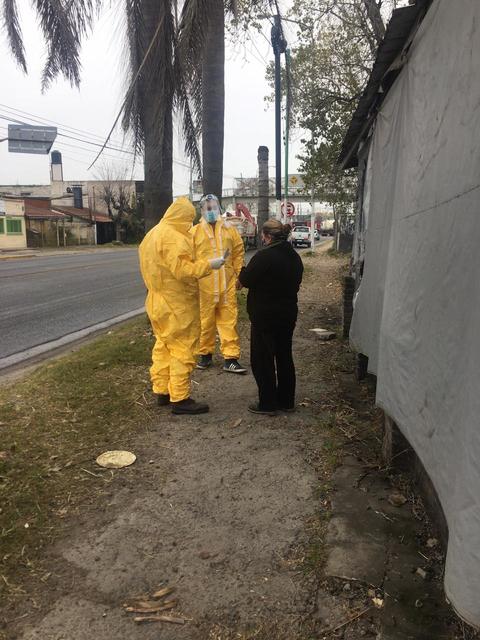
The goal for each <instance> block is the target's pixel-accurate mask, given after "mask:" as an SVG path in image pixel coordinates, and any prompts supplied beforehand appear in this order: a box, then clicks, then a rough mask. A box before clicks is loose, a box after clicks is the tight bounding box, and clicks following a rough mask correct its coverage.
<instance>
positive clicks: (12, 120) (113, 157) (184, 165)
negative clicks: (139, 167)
mask: <svg viewBox="0 0 480 640" xmlns="http://www.w3.org/2000/svg"><path fill="white" fill-rule="evenodd" d="M0 106H1V105H0ZM34 117H35V116H34ZM0 119H2V120H6V121H7V122H15V123H16V124H24V125H30V124H32V123H31V122H25V121H23V120H17V119H16V118H14V117H12V116H9V115H8V114H5V113H3V114H2V113H0ZM35 119H36V120H39V118H35ZM3 128H4V129H5V130H7V129H6V127H3ZM57 136H60V137H62V138H67V139H71V140H76V141H78V142H83V143H84V144H90V145H94V146H96V147H102V145H101V144H100V143H97V142H91V141H90V140H85V139H81V138H76V137H74V136H69V135H66V134H63V133H61V132H58V133H57ZM58 145H63V146H67V147H71V148H73V149H79V150H82V151H85V152H87V153H91V150H90V149H85V147H81V146H79V145H72V144H69V143H67V142H62V141H58ZM104 148H106V149H109V150H110V151H117V152H120V153H126V154H128V155H135V153H134V152H133V151H125V150H123V149H117V148H116V147H110V146H107V147H104ZM104 156H105V157H106V158H110V159H113V160H117V161H120V162H122V161H123V162H126V159H125V158H124V159H122V158H118V157H116V156H112V155H109V154H104ZM173 162H174V164H177V165H179V166H182V167H186V168H190V165H189V164H188V163H186V162H182V161H181V160H178V159H176V158H174V159H173Z"/></svg>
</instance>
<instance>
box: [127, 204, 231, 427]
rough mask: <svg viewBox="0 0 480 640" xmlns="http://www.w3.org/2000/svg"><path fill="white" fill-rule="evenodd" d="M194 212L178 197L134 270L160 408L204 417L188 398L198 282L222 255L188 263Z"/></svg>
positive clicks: (145, 242) (200, 406)
mask: <svg viewBox="0 0 480 640" xmlns="http://www.w3.org/2000/svg"><path fill="white" fill-rule="evenodd" d="M194 217H195V208H194V206H193V205H192V203H191V202H190V201H189V200H188V198H178V200H176V201H175V202H174V203H173V204H172V205H170V207H169V208H168V209H167V211H166V213H165V215H164V216H163V218H162V220H160V222H159V223H158V224H157V225H156V226H155V227H153V229H151V230H150V231H149V232H148V233H147V235H146V236H145V238H144V239H143V241H142V243H141V244H140V248H139V254H140V269H141V272H142V277H143V280H144V282H145V286H146V287H147V290H148V294H147V299H146V303H145V308H146V311H147V314H148V317H149V319H150V322H151V324H152V329H153V333H154V335H155V346H154V347H153V352H152V361H153V364H152V367H151V369H150V376H151V380H152V386H153V392H154V393H155V394H156V395H157V401H158V404H159V405H160V406H165V405H168V404H170V403H171V405H172V413H175V414H198V413H206V412H207V411H208V405H207V404H203V403H199V402H195V401H194V400H193V399H192V398H190V374H191V372H192V371H193V369H194V367H195V354H196V353H197V351H198V340H199V335H200V307H199V294H198V280H199V279H200V278H203V277H208V276H209V275H210V274H211V273H212V272H214V271H216V270H218V269H220V268H221V267H222V266H223V265H224V263H225V260H224V258H223V257H222V256H219V257H215V258H213V259H209V258H202V257H200V258H199V259H198V260H195V261H194V254H193V242H192V236H191V235H190V233H189V232H190V229H191V228H192V223H193V219H194Z"/></svg>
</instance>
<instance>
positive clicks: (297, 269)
mask: <svg viewBox="0 0 480 640" xmlns="http://www.w3.org/2000/svg"><path fill="white" fill-rule="evenodd" d="M291 230H292V229H291V227H290V225H288V224H286V225H284V224H282V223H281V222H279V221H278V220H273V219H272V220H267V222H266V223H265V224H264V225H263V229H262V240H263V243H264V245H265V246H264V247H263V248H262V249H260V251H258V252H257V253H256V254H255V255H254V256H253V257H252V259H251V260H250V262H249V264H248V265H247V266H246V267H244V268H243V269H242V270H241V272H240V276H239V283H240V285H241V286H243V287H246V288H247V289H248V297H247V311H248V315H249V317H250V322H251V323H252V326H251V342H250V360H251V366H252V372H253V375H254V376H255V380H256V383H257V386H258V403H255V404H253V405H251V406H250V407H249V408H248V409H249V411H251V412H252V413H261V414H266V415H275V413H276V412H277V410H280V411H288V412H290V411H293V410H294V409H295V382H296V381H295V366H294V362H293V355H292V339H293V332H294V330H295V324H296V321H297V314H298V305H297V294H298V290H299V288H300V284H301V282H302V276H303V263H302V260H301V258H300V256H299V255H298V253H297V252H296V251H295V249H293V247H292V246H291V244H290V243H289V242H288V237H289V235H290V232H291Z"/></svg>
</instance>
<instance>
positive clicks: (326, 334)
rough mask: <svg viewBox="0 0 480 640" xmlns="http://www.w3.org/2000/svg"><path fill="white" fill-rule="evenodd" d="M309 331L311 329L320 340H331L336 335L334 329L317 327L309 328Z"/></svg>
mask: <svg viewBox="0 0 480 640" xmlns="http://www.w3.org/2000/svg"><path fill="white" fill-rule="evenodd" d="M310 331H312V332H313V333H314V334H315V335H316V336H317V338H319V339H320V340H325V341H326V340H333V339H334V338H336V337H337V336H336V334H335V332H334V331H329V330H328V329H320V328H317V329H310Z"/></svg>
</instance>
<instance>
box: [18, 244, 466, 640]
mask: <svg viewBox="0 0 480 640" xmlns="http://www.w3.org/2000/svg"><path fill="white" fill-rule="evenodd" d="M305 262H306V276H305V285H304V287H303V290H302V295H301V314H300V318H299V323H298V329H297V332H296V337H295V357H296V362H297V373H298V394H297V400H298V402H299V410H298V412H297V413H295V414H292V415H288V416H285V415H282V416H279V417H275V418H264V417H257V416H252V415H251V414H249V413H248V412H247V411H246V407H247V405H248V403H249V402H250V401H251V400H252V399H254V397H255V386H254V381H253V378H252V376H251V375H248V376H245V377H234V376H232V375H228V374H225V373H223V372H221V371H220V369H219V366H216V367H214V368H212V369H211V370H210V371H206V372H196V373H195V375H194V384H193V386H194V395H195V397H197V398H199V399H207V400H208V402H209V403H210V406H211V413H210V414H208V415H205V416H199V417H195V418H184V417H173V416H172V415H171V414H170V413H169V411H168V410H158V411H157V412H155V418H154V419H153V420H152V418H151V411H149V412H146V413H145V423H144V424H141V425H139V429H138V435H137V436H136V437H135V439H134V440H135V441H134V443H133V444H131V445H130V448H132V449H133V450H134V451H135V453H136V454H137V456H138V460H137V463H136V464H135V465H133V466H132V467H130V468H128V469H125V470H123V471H122V472H117V473H115V474H112V476H111V477H109V476H108V475H106V476H105V479H104V481H105V490H104V491H103V494H102V496H101V497H93V496H92V503H91V505H90V507H88V506H85V507H84V508H83V509H82V510H81V515H79V516H78V521H77V522H76V524H75V527H74V528H71V532H70V533H69V534H68V537H66V538H65V537H64V538H63V539H62V540H60V541H59V542H57V543H56V544H55V545H54V546H53V547H52V548H49V549H47V551H46V556H45V558H44V568H45V569H48V571H47V574H46V575H47V578H46V580H45V582H44V588H43V589H40V590H38V589H37V590H36V591H35V593H32V597H31V602H32V603H33V604H32V606H31V607H30V608H29V609H27V610H26V611H25V613H23V614H22V616H18V617H19V618H20V619H17V620H15V619H14V620H13V621H12V622H11V623H10V624H9V625H8V634H7V637H8V638H12V639H13V638H19V639H20V638H21V639H22V640H34V639H35V640H37V639H38V640H40V639H41V640H54V639H55V640H92V638H95V639H96V640H114V639H115V640H118V639H119V638H129V639H130V638H131V639H135V640H137V639H141V640H143V639H145V640H150V639H152V640H153V639H159V638H162V639H163V640H173V639H174V638H175V639H179V640H233V639H239V640H240V639H247V638H248V639H253V638H256V639H257V640H267V639H270V640H274V639H275V640H297V639H298V640H306V639H307V638H323V637H325V638H326V637H328V638H333V637H345V638H347V637H348V638H358V637H363V636H366V637H378V638H380V637H383V636H380V635H377V629H378V625H377V623H376V621H375V620H372V618H371V617H370V618H368V619H367V620H365V621H363V620H360V618H361V617H362V616H359V620H360V623H361V624H360V623H359V624H360V626H359V625H357V624H353V625H352V626H350V625H349V627H348V628H350V629H353V631H352V633H353V634H354V635H343V634H344V632H345V630H346V629H347V626H345V627H343V626H342V621H344V620H348V619H349V617H350V616H352V612H353V614H356V613H357V612H358V611H360V613H361V611H362V607H364V604H365V598H367V601H370V600H371V594H370V596H369V595H367V592H366V588H365V589H364V588H363V587H362V590H361V592H360V591H359V589H356V588H355V586H354V585H353V586H352V587H350V585H349V587H348V592H347V590H346V589H344V584H343V583H342V584H341V585H340V586H338V584H333V585H332V584H328V583H327V582H326V581H325V575H324V573H323V568H324V565H325V562H326V547H325V540H326V536H327V529H328V523H329V519H330V515H331V503H330V498H329V495H330V491H331V486H330V483H331V478H332V474H333V471H334V468H335V467H336V465H337V463H338V456H339V445H338V438H337V437H336V436H335V434H332V428H331V421H332V408H333V410H338V405H337V404H336V403H337V402H338V396H339V392H340V389H339V385H340V382H341V376H342V375H344V373H345V372H344V371H343V369H342V367H344V366H347V364H344V361H343V359H342V358H344V357H345V356H344V349H343V348H339V346H338V345H336V344H335V343H334V342H332V343H328V344H327V343H321V342H316V341H314V340H313V339H312V334H311V332H310V329H311V328H312V327H315V326H323V327H325V326H333V325H336V324H337V323H338V320H339V311H340V309H339V300H340V296H339V292H340V284H339V274H340V272H341V270H342V268H343V263H342V262H341V261H339V260H336V259H334V258H331V257H328V256H327V255H326V254H325V253H321V254H320V255H317V256H316V257H315V258H305ZM247 329H248V327H247V323H244V325H243V328H242V331H243V333H244V335H243V345H244V351H245V352H247V349H248V339H247V335H246V332H247ZM342 349H343V350H342ZM243 360H244V361H245V362H246V361H247V360H248V357H247V355H245V356H244V358H243ZM216 364H217V365H219V364H220V360H217V362H216ZM348 367H349V369H348V371H349V374H350V373H351V362H350V363H348ZM362 393H363V396H362ZM369 402H370V397H369V394H368V392H367V391H365V390H364V391H363V392H359V397H358V398H357V408H358V407H359V410H362V407H363V410H364V419H365V420H367V421H368V420H371V419H372V415H373V413H372V412H374V410H373V409H372V407H371V404H369V405H368V406H367V404H368V403H369ZM119 420H121V416H119ZM340 426H341V425H340ZM382 571H383V569H382ZM162 583H167V584H168V585H172V586H175V588H176V596H177V597H178V600H179V607H178V609H177V613H175V615H176V616H179V615H181V616H184V617H185V618H187V619H188V621H187V623H186V624H185V625H174V624H169V623H161V622H159V623H153V624H144V625H136V624H135V623H134V621H133V620H132V619H131V616H130V617H129V616H127V615H126V613H125V612H124V610H123V607H122V604H123V603H125V602H127V601H128V600H129V599H131V598H132V597H133V596H136V595H139V594H148V593H152V591H154V590H155V589H157V588H158V587H159V586H160V585H161V584H162ZM374 595H375V594H374ZM319 603H320V605H319ZM339 624H340V626H341V629H340V631H339V632H338V633H337V631H332V629H335V627H336V626H338V625H339ZM362 625H363V626H362ZM328 629H330V631H329V632H328V633H327V634H326V633H323V635H322V630H323V632H325V630H328ZM385 637H386V636H385ZM392 637H393V636H392ZM405 637H413V636H405ZM415 637H416V636H415ZM419 637H420V636H419ZM439 637H440V636H439ZM442 637H447V636H442ZM448 637H452V638H453V637H455V636H453V635H452V636H448Z"/></svg>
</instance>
